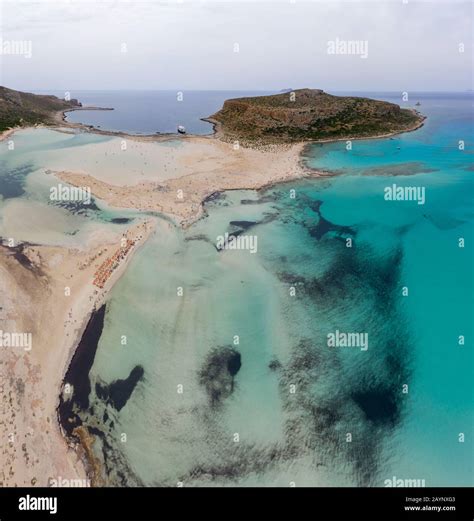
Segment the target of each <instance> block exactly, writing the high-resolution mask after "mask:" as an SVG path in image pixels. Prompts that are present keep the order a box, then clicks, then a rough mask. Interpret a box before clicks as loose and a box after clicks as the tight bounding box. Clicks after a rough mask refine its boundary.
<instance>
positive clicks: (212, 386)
mask: <svg viewBox="0 0 474 521" xmlns="http://www.w3.org/2000/svg"><path fill="white" fill-rule="evenodd" d="M241 366H242V359H241V356H240V353H239V352H238V351H237V350H235V349H234V348H233V347H230V346H224V347H217V348H214V349H211V351H210V352H209V353H208V355H207V357H206V359H205V361H204V364H203V366H202V368H201V371H200V372H199V383H200V384H201V385H202V386H203V387H204V388H205V390H206V393H207V395H208V398H209V402H210V404H211V406H213V407H217V406H218V405H220V404H221V403H222V401H223V400H224V399H225V398H228V397H229V396H230V395H231V394H232V393H233V392H234V378H235V376H236V374H237V373H238V372H239V370H240V368H241Z"/></svg>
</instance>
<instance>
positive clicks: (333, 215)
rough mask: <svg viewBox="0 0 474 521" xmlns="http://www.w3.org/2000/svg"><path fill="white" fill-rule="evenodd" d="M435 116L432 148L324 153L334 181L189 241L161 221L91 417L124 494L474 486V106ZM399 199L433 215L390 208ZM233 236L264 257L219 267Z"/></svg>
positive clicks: (108, 328)
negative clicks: (388, 196) (413, 482)
mask: <svg viewBox="0 0 474 521" xmlns="http://www.w3.org/2000/svg"><path fill="white" fill-rule="evenodd" d="M422 109H423V111H424V112H425V113H426V114H427V115H428V116H429V119H428V121H427V124H426V125H425V127H423V128H422V129H421V130H419V131H418V132H415V133H410V134H405V135H403V136H400V137H396V138H394V139H392V140H390V139H388V140H377V141H374V140H367V141H356V142H354V143H353V150H352V151H351V152H350V153H348V152H347V151H346V150H345V144H344V143H336V144H325V145H323V146H320V145H315V146H313V147H310V148H308V150H307V151H306V154H307V160H308V162H309V163H310V164H312V165H313V166H315V167H318V168H324V169H327V170H336V171H338V172H341V171H342V175H340V176H338V177H333V178H326V179H319V180H313V181H300V182H295V183H290V184H285V185H280V186H278V187H275V188H272V189H269V190H266V191H261V192H259V193H256V192H248V191H232V192H227V193H224V194H222V195H221V196H220V197H217V198H216V199H214V200H212V201H210V202H209V203H208V204H207V213H208V215H207V217H205V218H203V219H202V220H201V221H199V222H198V223H196V224H195V225H193V226H192V227H191V228H189V229H188V230H186V231H183V230H180V229H177V228H175V227H174V226H173V225H172V224H171V223H169V222H167V221H165V220H160V221H159V223H158V226H157V230H156V232H155V233H154V235H153V236H152V237H151V238H150V239H149V241H148V242H147V244H146V245H145V246H144V247H143V248H142V249H141V250H140V251H139V252H138V253H137V255H136V256H135V257H134V258H133V259H132V261H131V263H130V265H129V267H128V269H127V271H126V273H125V274H124V276H123V277H122V278H121V280H120V281H119V282H118V283H117V285H116V286H115V287H114V289H113V290H112V292H111V294H110V296H109V299H108V302H107V306H106V314H105V323H104V329H103V331H102V335H101V336H100V340H99V344H98V349H97V353H96V358H95V361H94V365H93V366H92V369H91V371H90V374H89V377H90V380H91V388H92V392H91V396H90V405H91V407H92V408H89V409H87V410H83V411H80V412H79V414H80V417H81V419H82V421H83V422H84V423H85V424H86V425H88V426H89V427H90V428H91V429H92V430H93V432H94V433H95V434H96V435H97V444H96V452H97V455H98V457H99V458H100V459H101V460H102V461H103V463H104V472H105V473H106V474H107V478H108V481H109V483H111V484H118V485H125V484H129V485H130V484H145V485H169V486H174V485H176V484H177V483H178V482H183V483H184V485H185V486H188V485H189V486H196V485H235V484H238V485H244V486H253V485H263V486H270V485H278V486H288V485H289V484H290V483H292V482H294V483H295V484H296V485H297V486H298V485H300V486H303V485H307V486H319V485H369V486H383V485H384V481H385V480H386V479H391V478H392V477H393V476H396V477H397V478H401V479H424V480H425V482H426V485H427V486H430V485H433V486H443V485H469V484H471V483H472V477H473V469H472V463H471V458H470V454H471V453H472V448H473V447H472V417H473V406H472V403H473V402H472V397H473V396H472V383H471V381H470V375H471V368H472V362H473V359H472V350H471V349H470V342H471V341H470V339H472V334H473V327H472V317H473V304H472V298H471V295H472V290H473V272H472V265H473V262H472V261H473V251H472V239H473V236H472V235H473V234H472V229H473V228H472V224H473V215H472V126H471V122H472V113H470V112H469V111H470V110H472V109H471V101H470V100H469V99H468V100H465V99H459V98H457V97H453V99H446V98H440V99H434V100H433V99H426V100H423V99H422ZM460 136H461V137H460ZM42 139H45V140H46V141H47V139H46V136H43V137H42ZM98 139H100V138H98ZM459 139H465V141H466V149H465V151H463V152H462V151H459V150H458V148H457V146H456V143H457V142H458V140H459ZM42 146H47V143H42ZM52 146H53V145H52ZM397 147H400V148H397ZM39 148H41V146H39ZM53 148H55V146H53ZM26 159H27V160H29V161H30V162H31V163H33V167H31V168H33V172H32V173H31V174H29V175H28V176H27V182H26V183H25V186H26V191H25V193H24V194H23V195H21V196H20V200H21V202H23V203H25V200H26V201H27V204H31V205H33V204H35V203H37V204H43V203H42V202H41V201H42V196H41V195H40V193H42V192H41V190H40V189H39V188H38V187H39V186H40V185H41V183H42V182H44V177H45V176H44V175H40V174H39V173H37V174H35V173H34V172H35V171H34V168H40V167H41V166H43V167H44V166H45V163H46V162H45V161H39V160H35V156H34V155H33V156H32V158H26ZM16 166H18V167H24V165H22V163H21V162H19V163H18V165H16ZM25 168H26V167H25ZM470 168H471V170H470ZM374 169H377V171H376V172H374ZM404 169H405V172H406V173H407V174H409V175H390V174H393V173H394V172H396V173H397V174H400V171H402V172H403V171H404ZM418 172H420V173H418ZM421 172H423V173H421ZM374 173H376V174H377V175H373V174H374ZM366 174H372V175H366ZM387 174H388V175H387ZM35 179H36V181H35ZM35 182H36V183H37V185H35ZM392 183H396V184H398V185H410V186H420V187H424V188H425V190H426V202H425V204H424V205H418V204H417V203H416V201H398V202H389V201H385V200H384V198H383V193H384V188H385V187H386V186H389V185H391V184H392ZM33 187H35V189H33ZM292 189H293V190H295V197H294V198H292V197H291V192H290V190H292ZM33 194H36V196H35V195H33ZM16 199H18V197H17V198H16ZM14 200H15V198H11V200H10V203H9V200H8V199H6V200H5V201H4V203H3V204H11V201H14ZM98 204H99V203H98ZM1 212H2V215H3V214H4V212H5V208H3V207H2V209H1ZM61 212H65V213H64V216H65V217H64V218H65V219H66V216H67V218H70V219H80V220H81V222H82V223H84V224H83V226H84V229H83V231H84V237H85V236H86V234H87V233H89V232H88V230H87V226H89V224H85V223H90V221H92V222H96V221H97V222H99V223H100V225H101V226H102V225H103V226H105V225H107V226H110V224H107V223H105V222H102V220H103V217H104V215H107V211H106V210H105V209H101V208H99V211H97V212H94V213H93V215H89V216H86V217H84V216H77V215H74V214H71V212H68V211H67V210H65V209H61ZM232 223H233V224H232ZM66 229H68V228H67V226H66V224H65V225H64V228H60V230H59V232H58V233H60V232H61V230H63V231H64V230H66ZM81 229H82V228H81ZM225 232H229V233H237V234H238V233H241V235H240V236H245V235H246V234H247V235H255V236H256V237H257V238H258V251H257V253H255V254H252V253H250V252H249V251H246V250H242V251H238V250H228V251H218V250H217V249H216V247H215V244H216V238H217V236H219V235H222V234H223V233H225ZM459 237H464V238H465V239H466V245H465V247H464V248H459V247H458V239H459ZM347 239H352V241H353V246H352V248H348V247H347V242H346V241H347ZM404 286H406V287H408V289H409V294H408V296H407V297H403V296H402V288H403V287H404ZM336 329H338V330H339V331H353V332H359V331H360V332H362V331H364V332H367V333H368V338H369V348H368V350H367V351H361V350H360V349H354V348H341V347H339V348H330V347H328V346H327V334H328V333H329V332H333V331H335V330H336ZM461 334H463V335H465V337H466V345H464V346H459V345H458V336H459V335H461ZM236 336H238V341H237V339H236ZM124 337H126V344H125V345H123V344H124V341H123V338H124ZM136 368H142V369H143V375H142V376H141V372H140V371H138V372H137V371H135V372H134V370H135V369H136ZM134 375H138V377H135V376H134ZM405 385H407V386H408V393H404V392H403V389H404V386H405ZM119 399H120V400H119ZM118 402H120V403H121V405H122V404H123V402H125V403H124V405H122V406H121V407H120V408H117V405H116V404H117V403H118ZM459 433H464V434H465V441H464V442H463V443H460V442H459ZM348 434H350V435H351V439H352V441H347V440H348ZM124 435H126V436H125V437H124ZM236 435H238V437H237V436H236Z"/></svg>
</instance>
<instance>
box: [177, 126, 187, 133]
mask: <svg viewBox="0 0 474 521" xmlns="http://www.w3.org/2000/svg"><path fill="white" fill-rule="evenodd" d="M178 132H179V133H180V134H186V129H185V128H184V127H183V125H178Z"/></svg>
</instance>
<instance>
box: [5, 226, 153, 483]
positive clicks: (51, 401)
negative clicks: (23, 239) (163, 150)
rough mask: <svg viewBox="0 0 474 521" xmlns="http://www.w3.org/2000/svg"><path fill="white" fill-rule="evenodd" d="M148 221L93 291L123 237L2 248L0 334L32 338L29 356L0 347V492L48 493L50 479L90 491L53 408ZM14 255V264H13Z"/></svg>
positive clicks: (80, 457) (77, 451)
mask: <svg viewBox="0 0 474 521" xmlns="http://www.w3.org/2000/svg"><path fill="white" fill-rule="evenodd" d="M153 226H154V223H153V220H152V219H147V220H144V221H141V222H140V223H138V224H136V225H134V226H132V227H131V228H130V229H129V230H128V231H127V233H126V235H125V236H126V237H127V238H128V239H131V240H134V241H135V242H134V247H133V248H132V249H131V251H130V252H129V253H128V254H127V256H126V257H125V258H124V259H123V260H122V262H121V263H120V265H119V266H118V267H117V269H116V270H114V272H113V273H112V275H111V276H110V278H109V279H108V280H107V282H106V284H105V286H104V288H103V289H100V288H98V287H97V286H95V285H93V280H94V276H95V273H96V271H97V269H98V268H99V266H100V265H101V264H102V263H103V262H104V260H105V259H107V258H108V257H110V256H112V255H113V253H114V252H115V251H117V249H118V248H120V247H121V239H122V237H123V236H122V234H117V235H116V236H111V235H108V236H103V237H96V238H95V243H96V244H95V245H94V246H93V247H91V248H90V249H88V250H86V251H81V250H72V249H66V248H60V247H49V246H36V245H35V246H32V245H26V246H23V247H19V248H18V247H17V248H8V247H7V246H0V273H1V277H0V286H1V287H0V289H1V292H2V294H4V295H5V296H6V298H5V299H4V300H3V302H2V307H1V308H0V329H2V330H4V331H11V332H25V333H26V332H27V333H31V338H32V343H31V349H30V350H25V348H23V347H2V348H1V349H2V357H1V362H0V373H1V375H2V379H1V394H2V396H3V397H5V399H2V407H1V409H0V418H1V421H0V425H1V427H0V431H1V432H0V435H1V437H2V439H4V440H8V443H3V444H2V448H1V453H0V459H1V462H2V465H1V472H2V473H1V475H0V486H50V484H51V483H52V480H76V481H75V483H76V484H81V485H83V486H87V485H88V481H87V470H88V469H87V459H86V458H85V457H84V450H83V449H82V447H80V446H75V447H72V446H68V445H67V442H66V440H65V438H64V437H63V436H62V434H61V431H60V427H59V424H58V419H57V413H56V409H57V406H58V402H59V396H60V394H61V390H62V386H63V377H64V374H65V372H66V370H67V367H68V364H69V362H70V359H71V357H72V355H73V353H74V349H75V347H76V345H77V343H78V341H79V339H80V337H81V334H82V331H83V329H84V327H85V325H86V323H87V320H88V317H89V316H90V314H91V312H92V310H93V309H95V308H96V307H98V306H100V305H101V303H103V301H104V299H105V297H106V295H107V294H108V292H109V291H110V289H111V288H112V287H113V285H114V284H115V283H116V282H117V280H118V279H119V278H120V276H121V274H122V273H123V272H124V270H125V268H126V266H127V264H128V262H129V260H130V259H131V258H132V256H133V254H134V253H135V251H136V250H137V249H138V248H139V247H140V245H142V244H143V243H144V242H145V240H146V239H147V237H148V236H149V234H150V233H151V232H152V230H153ZM15 256H16V258H15Z"/></svg>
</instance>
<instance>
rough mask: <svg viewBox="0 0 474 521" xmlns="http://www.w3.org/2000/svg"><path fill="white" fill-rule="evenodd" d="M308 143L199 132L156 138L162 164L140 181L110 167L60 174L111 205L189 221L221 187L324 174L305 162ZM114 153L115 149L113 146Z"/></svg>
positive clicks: (256, 186) (253, 186) (257, 185)
mask: <svg viewBox="0 0 474 521" xmlns="http://www.w3.org/2000/svg"><path fill="white" fill-rule="evenodd" d="M113 141H114V140H113ZM113 141H112V142H109V143H108V144H107V146H108V147H109V149H110V148H112V149H113V148H114V147H115V148H116V147H117V145H116V144H115V143H114V142H113ZM137 146H138V148H140V147H143V148H144V149H145V150H146V149H147V147H148V148H150V146H149V145H148V144H147V143H144V144H142V145H137V143H134V147H135V148H136V147H137ZM303 148H304V144H302V143H298V144H294V145H287V146H281V145H274V146H271V147H265V148H261V149H254V148H244V147H239V148H235V147H234V145H232V144H229V143H224V142H222V141H219V140H217V139H215V140H210V139H208V138H201V137H196V136H194V137H193V138H191V139H188V140H186V141H184V142H183V143H182V144H180V145H179V146H161V147H160V146H157V145H156V144H155V146H154V150H153V151H152V154H151V156H150V155H148V156H147V158H148V161H151V162H152V164H153V165H154V164H156V165H159V167H160V166H161V168H159V167H157V169H156V170H155V171H153V172H152V173H151V174H150V173H147V174H144V173H142V175H136V176H135V179H136V180H137V182H136V183H130V181H128V182H127V180H126V179H124V178H123V177H122V176H120V175H115V179H114V177H112V175H111V172H107V171H102V172H99V173H98V174H97V175H96V176H92V175H90V174H88V173H84V172H74V171H59V172H58V171H56V172H54V174H55V175H56V176H57V177H58V178H59V179H61V180H62V181H64V182H66V183H69V184H71V185H74V186H86V187H90V189H91V192H92V194H93V195H94V196H95V197H97V198H98V199H102V200H104V201H106V202H107V203H108V204H110V205H111V206H114V207H121V208H135V209H139V210H143V211H158V212H161V213H163V214H166V215H168V216H170V217H172V218H173V219H174V220H175V222H176V223H177V224H179V225H180V226H183V227H186V226H189V225H190V224H192V223H193V222H194V221H196V220H197V219H198V218H199V217H201V216H202V213H203V207H202V202H203V201H204V200H205V199H206V198H207V197H208V196H209V195H211V194H213V193H215V192H218V191H224V190H237V189H255V190H257V189H260V188H262V187H264V186H268V185H271V184H274V183H279V182H286V181H289V180H291V179H299V178H301V177H307V176H313V177H315V176H318V175H320V173H318V172H316V171H311V170H309V169H306V168H305V167H304V166H303V165H302V164H301V161H300V155H301V152H302V150H303ZM109 153H110V154H112V153H113V152H112V151H111V150H109ZM148 154H150V151H148ZM154 156H157V157H156V159H155V157H154ZM130 178H131V179H133V176H129V179H130Z"/></svg>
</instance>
